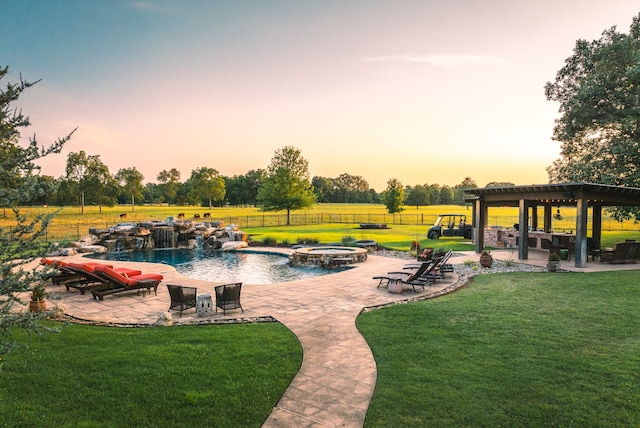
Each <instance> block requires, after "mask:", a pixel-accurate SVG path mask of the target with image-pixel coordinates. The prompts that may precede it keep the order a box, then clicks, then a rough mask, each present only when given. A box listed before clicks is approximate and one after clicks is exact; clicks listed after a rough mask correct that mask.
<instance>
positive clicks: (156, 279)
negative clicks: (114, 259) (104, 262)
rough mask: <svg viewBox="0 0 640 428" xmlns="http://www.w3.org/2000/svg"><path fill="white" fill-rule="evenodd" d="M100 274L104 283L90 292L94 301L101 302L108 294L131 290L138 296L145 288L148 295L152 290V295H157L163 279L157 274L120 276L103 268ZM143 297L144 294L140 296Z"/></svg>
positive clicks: (109, 269)
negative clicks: (104, 280) (135, 291)
mask: <svg viewBox="0 0 640 428" xmlns="http://www.w3.org/2000/svg"><path fill="white" fill-rule="evenodd" d="M100 269H101V270H102V272H101V273H100V274H101V276H103V277H104V278H105V279H106V281H107V282H106V283H105V284H103V285H102V286H101V287H99V288H98V287H96V288H94V289H92V290H91V294H92V295H93V298H94V299H96V298H97V299H99V300H101V301H102V300H103V299H104V296H107V295H109V294H116V293H122V292H126V291H131V290H137V291H138V294H140V290H143V291H144V289H145V288H146V289H147V291H149V293H150V292H151V289H152V288H153V291H154V293H155V294H156V295H157V294H158V285H159V284H160V282H161V281H162V279H163V278H164V277H163V276H162V275H160V274H157V273H144V274H141V275H134V276H128V275H126V274H121V273H119V272H117V271H115V270H113V269H111V268H108V267H104V268H100ZM142 295H143V296H144V292H143V294H142Z"/></svg>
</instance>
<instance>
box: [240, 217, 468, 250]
mask: <svg viewBox="0 0 640 428" xmlns="http://www.w3.org/2000/svg"><path fill="white" fill-rule="evenodd" d="M247 231H248V233H250V234H251V238H252V239H253V240H255V241H258V242H261V241H263V240H264V239H265V238H266V237H269V238H273V239H275V240H276V241H277V243H282V242H287V243H289V244H296V243H297V242H298V240H299V239H300V238H314V239H317V240H318V242H319V243H320V244H331V243H340V242H341V241H342V238H343V237H347V236H348V237H352V238H354V239H356V240H361V239H362V240H369V239H372V240H374V241H376V242H377V243H378V244H379V245H382V246H384V247H386V248H391V249H394V250H399V251H409V250H410V249H411V242H412V241H414V240H416V241H418V242H420V246H421V247H423V248H424V247H434V248H440V247H442V248H446V249H453V250H456V251H470V250H473V249H474V246H473V244H471V242H470V241H469V240H465V239H463V238H461V237H458V238H451V237H443V238H441V239H436V240H432V239H427V236H426V231H427V228H426V227H425V226H416V225H393V226H390V227H389V228H388V229H360V227H359V226H358V225H354V224H319V225H309V226H288V227H270V228H269V227H267V228H251V229H248V230H247Z"/></svg>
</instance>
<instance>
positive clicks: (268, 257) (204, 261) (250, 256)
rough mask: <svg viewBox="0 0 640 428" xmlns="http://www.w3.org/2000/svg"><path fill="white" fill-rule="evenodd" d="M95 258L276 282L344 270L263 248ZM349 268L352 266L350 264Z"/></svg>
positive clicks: (210, 277)
mask: <svg viewBox="0 0 640 428" xmlns="http://www.w3.org/2000/svg"><path fill="white" fill-rule="evenodd" d="M90 257H91V258H94V259H101V260H113V261H129V262H150V263H163V264H167V265H170V266H173V267H175V268H176V270H177V271H178V273H180V274H181V275H184V276H186V277H188V278H194V279H202V280H206V281H213V282H242V283H246V284H274V283H279V282H287V281H294V280H298V279H305V278H313V277H316V276H321V275H327V274H330V273H334V272H338V271H341V270H344V269H345V268H335V269H322V268H318V267H300V266H296V267H293V266H289V263H288V261H289V259H288V257H287V256H285V255H278V254H273V253H261V252H251V251H242V252H225V251H219V250H211V251H207V250H152V251H127V252H117V253H106V254H94V255H92V256H90ZM347 269H348V268H347Z"/></svg>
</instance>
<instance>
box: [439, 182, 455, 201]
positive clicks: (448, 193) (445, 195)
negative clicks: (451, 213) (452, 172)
mask: <svg viewBox="0 0 640 428" xmlns="http://www.w3.org/2000/svg"><path fill="white" fill-rule="evenodd" d="M452 203H453V189H451V187H449V186H447V185H445V186H442V187H441V188H440V204H441V205H450V204H452Z"/></svg>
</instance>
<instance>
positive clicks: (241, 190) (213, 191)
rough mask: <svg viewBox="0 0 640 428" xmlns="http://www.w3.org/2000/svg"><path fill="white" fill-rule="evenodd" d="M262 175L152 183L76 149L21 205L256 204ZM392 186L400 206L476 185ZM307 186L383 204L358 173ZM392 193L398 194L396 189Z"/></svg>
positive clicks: (178, 176)
mask: <svg viewBox="0 0 640 428" xmlns="http://www.w3.org/2000/svg"><path fill="white" fill-rule="evenodd" d="M266 178H267V170H265V169H254V170H250V171H248V172H247V173H246V174H243V175H234V176H231V177H228V176H223V175H220V174H219V172H218V171H217V170H216V169H214V168H209V167H200V168H196V169H194V170H192V171H191V175H190V176H189V177H188V178H187V179H186V180H184V179H183V178H182V173H181V172H180V171H179V170H177V169H175V168H172V169H170V170H162V171H160V172H159V173H158V175H157V176H156V181H155V182H150V183H146V184H145V183H143V181H144V179H145V177H144V176H143V175H142V173H140V172H139V171H138V170H137V169H136V167H135V166H132V167H129V168H121V169H120V170H118V171H117V172H116V173H115V174H112V173H111V172H110V171H109V168H108V167H107V165H105V164H104V163H103V162H102V161H101V159H100V156H99V155H88V154H86V153H85V152H84V151H80V152H77V153H69V155H68V157H67V164H66V169H65V175H64V176H61V177H59V178H55V177H51V176H47V175H40V176H36V188H37V191H35V192H33V193H28V194H26V193H25V194H24V195H23V197H22V198H21V199H20V204H21V205H47V204H49V205H58V206H68V205H73V206H80V207H82V208H84V206H86V205H93V206H99V207H103V206H107V207H111V206H114V205H117V204H128V205H130V206H131V210H132V211H133V210H135V206H136V204H141V203H146V204H163V203H166V204H169V205H195V206H207V207H213V206H225V205H232V206H261V205H262V203H261V202H260V201H259V199H258V194H259V191H260V188H261V187H262V185H263V184H264V182H265V179H266ZM394 180H395V179H394ZM491 184H492V183H489V185H491ZM504 184H509V183H504ZM393 186H394V189H396V188H397V187H402V190H403V192H402V197H401V199H400V204H404V205H408V206H415V207H420V206H426V205H450V204H463V203H464V197H463V194H464V191H463V189H464V188H468V187H478V186H477V185H476V183H475V182H474V181H473V180H472V179H471V178H469V177H467V178H465V179H464V180H463V181H462V182H461V183H460V184H458V185H455V186H453V187H450V186H447V185H440V184H419V185H416V186H402V184H401V183H400V182H399V181H397V180H395V181H394V183H393ZM311 190H312V191H313V193H314V194H315V201H317V202H323V203H374V204H376V203H383V196H384V195H385V192H388V189H387V190H385V191H383V192H381V193H378V192H376V191H375V190H374V189H372V188H370V187H369V183H368V182H367V180H365V179H364V178H363V177H361V176H359V175H351V174H348V173H343V174H340V175H339V176H338V177H334V178H331V177H321V176H314V177H313V178H312V179H311ZM394 192H395V193H397V192H396V190H394ZM395 193H394V195H395Z"/></svg>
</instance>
